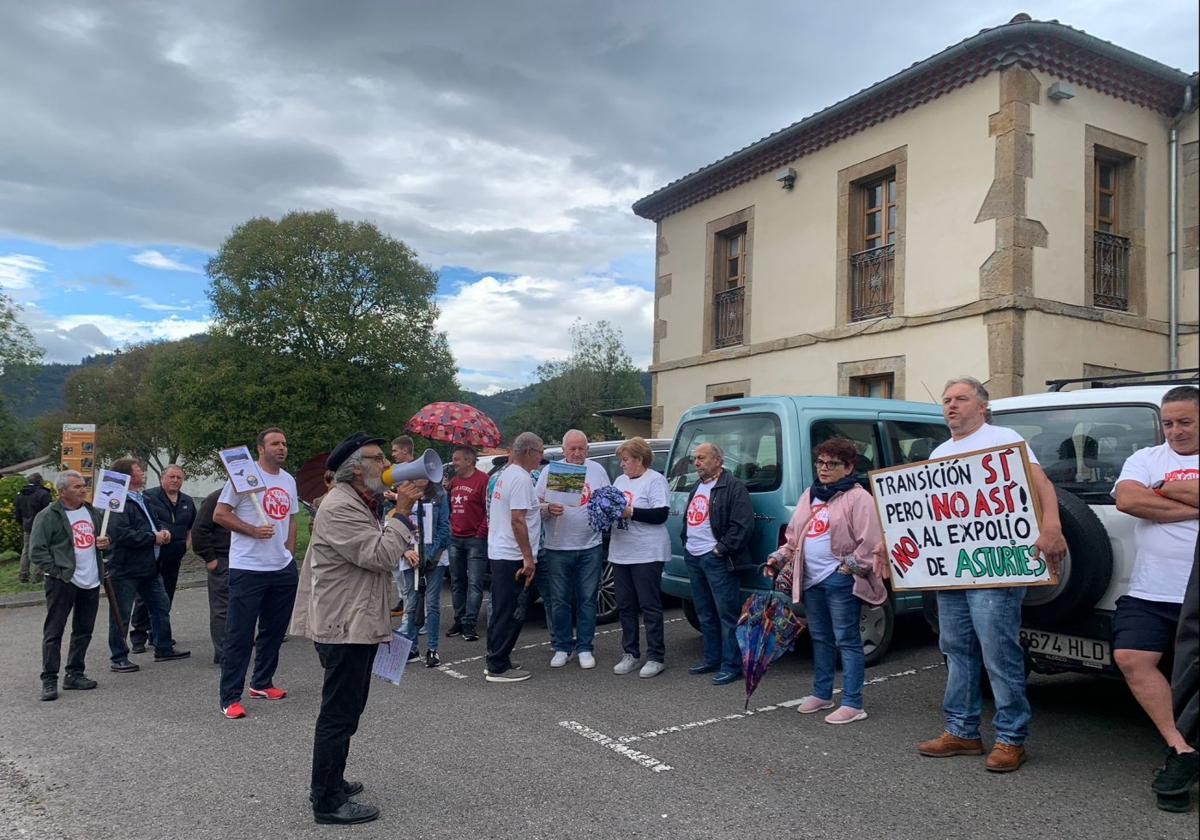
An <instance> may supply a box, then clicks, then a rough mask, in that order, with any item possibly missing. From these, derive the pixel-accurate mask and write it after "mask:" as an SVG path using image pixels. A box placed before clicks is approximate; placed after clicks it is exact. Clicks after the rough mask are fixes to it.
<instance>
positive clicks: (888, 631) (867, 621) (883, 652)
mask: <svg viewBox="0 0 1200 840" xmlns="http://www.w3.org/2000/svg"><path fill="white" fill-rule="evenodd" d="M858 626H859V630H860V632H861V633H862V640H863V656H864V659H865V663H866V666H867V667H868V668H870V667H871V666H872V665H875V664H877V663H879V662H880V661H881V660H882V659H883V658H884V657H885V656H887V652H888V649H889V648H891V646H892V637H893V635H895V632H896V609H895V607H894V606H892V599H891V598H888V599H887V600H886V601H884V602H883V603H882V604H880V605H879V606H875V607H872V606H869V605H864V606H863V608H862V615H861V616H860V618H859V623H858Z"/></svg>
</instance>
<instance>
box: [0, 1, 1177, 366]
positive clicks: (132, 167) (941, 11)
mask: <svg viewBox="0 0 1200 840" xmlns="http://www.w3.org/2000/svg"><path fill="white" fill-rule="evenodd" d="M1022 9H1023V10H1024V11H1027V12H1029V13H1030V14H1032V15H1033V16H1034V18H1036V19H1043V20H1048V19H1055V18H1057V19H1059V20H1061V21H1062V22H1064V23H1068V24H1070V25H1073V26H1075V27H1077V28H1080V29H1084V30H1086V31H1088V32H1090V33H1092V34H1094V35H1097V36H1099V37H1102V38H1105V39H1108V40H1111V41H1114V42H1116V43H1118V44H1120V45H1121V46H1124V47H1127V48H1129V49H1132V50H1135V51H1137V52H1140V53H1143V54H1145V55H1148V56H1150V57H1152V58H1155V59H1157V60H1159V61H1162V62H1163V63H1165V64H1169V65H1171V66H1173V67H1179V68H1181V69H1184V70H1187V71H1191V70H1194V69H1195V68H1196V63H1197V40H1198V35H1197V20H1196V13H1195V4H1194V2H1188V1H1187V0H1164V2H1157V3H1130V2H1128V0H1112V1H1111V2H1110V0H1094V2H1078V0H1066V1H1065V2H1023V3H1022V4H1020V8H1018V7H1003V8H1002V7H1000V6H993V7H992V8H991V10H989V9H988V7H987V6H986V5H985V4H978V3H962V2H958V0H913V2H910V3H907V4H904V6H903V8H900V7H895V6H889V5H888V4H882V5H881V4H879V3H877V2H876V3H863V2H858V0H849V2H842V3H837V4H824V3H821V4H818V3H800V2H791V3H783V2H775V3H767V2H747V3H742V4H736V5H731V4H729V3H727V2H720V3H718V2H709V0H662V1H661V2H654V3H646V2H626V0H615V2H583V0H544V2H521V1H520V0H506V2H494V0H476V2H442V3H437V4H435V3H430V2H416V1H415V0H413V2H382V0H380V2H351V1H350V0H348V1H347V2H339V3H330V2H327V0H288V2H282V0H280V1H279V2H254V0H206V2H204V3H187V4H185V3H151V2H120V1H119V0H114V1H113V2H106V3H93V2H87V3H65V2H54V0H39V2H38V3H36V4H34V3H21V2H16V0H0V115H3V117H2V118H0V288H3V290H4V291H5V292H6V293H7V294H9V295H10V296H11V297H13V298H14V299H15V300H17V301H18V302H19V303H20V304H21V305H22V306H23V307H24V316H23V317H24V320H25V321H26V322H27V323H28V325H29V326H30V327H31V328H32V329H33V330H34V332H35V334H36V336H37V338H38V340H39V341H40V342H41V344H42V345H43V346H44V348H45V350H46V353H47V359H48V360H51V361H77V360H78V359H79V358H80V357H82V356H83V355H86V354H88V353H93V352H96V351H102V350H109V349H113V348H116V347H120V346H123V345H125V344H127V343H129V342H134V341H144V340H147V339H151V338H179V337H182V336H185V335H188V334H190V333H193V332H198V331H201V330H203V329H204V328H205V326H206V324H207V323H208V320H209V318H210V312H209V309H208V305H207V300H206V298H205V295H204V290H205V288H206V286H207V280H206V278H205V275H204V266H205V264H206V262H207V260H208V258H209V257H210V256H211V255H212V254H213V253H214V251H215V250H216V249H217V248H218V247H219V245H220V243H221V241H222V240H223V239H224V238H225V237H226V236H227V235H228V234H229V232H230V230H231V229H232V228H233V227H234V226H235V225H237V224H239V223H240V222H242V221H245V220H246V219H248V218H250V217H252V216H256V215H267V216H274V217H277V216H279V215H281V214H282V213H285V212H287V211H289V210H294V209H321V208H332V209H334V210H335V211H337V212H338V214H339V215H341V216H342V217H343V218H348V219H367V220H370V221H372V222H374V223H376V224H378V225H379V226H380V227H381V228H382V229H383V230H384V231H386V232H388V233H390V234H392V235H394V236H397V237H399V238H401V239H403V240H404V241H405V242H407V243H408V244H409V245H411V246H412V247H414V248H415V249H416V250H417V252H418V254H419V255H420V257H421V259H422V260H423V261H424V262H425V263H427V264H428V265H430V266H432V267H434V268H435V269H437V270H438V271H439V272H440V274H441V284H440V287H439V298H440V305H441V307H442V312H443V317H442V321H441V326H442V327H443V328H444V329H445V330H446V332H447V333H448V336H449V339H450V345H451V348H452V350H453V352H454V354H455V356H456V358H457V360H458V363H459V366H460V381H461V383H462V384H463V385H464V386H466V387H469V388H474V389H478V390H497V389H499V388H505V387H512V386H515V385H520V384H524V383H526V382H527V381H528V380H529V378H530V375H531V374H532V372H533V369H534V368H535V367H536V366H537V365H538V364H539V363H540V362H541V361H544V360H545V359H547V358H551V357H556V356H561V355H562V354H563V353H564V352H565V350H566V341H565V337H566V327H567V326H568V325H569V324H570V323H571V321H572V320H574V319H575V318H576V317H582V318H584V319H585V320H598V319H600V318H606V319H608V320H610V321H612V322H614V323H615V324H617V325H618V326H620V327H621V328H622V330H623V331H624V334H625V338H626V343H627V346H628V349H629V352H630V354H631V355H632V356H633V358H634V360H635V361H636V362H637V363H638V364H640V365H645V364H647V363H648V361H649V356H650V331H651V324H650V322H651V315H652V303H653V296H652V291H651V289H652V275H653V225H652V224H651V223H650V222H646V221H643V220H641V219H639V218H637V217H636V216H634V215H633V213H632V212H631V211H630V209H629V208H630V204H632V202H633V201H635V200H636V199H638V198H640V197H641V196H643V195H645V194H646V193H648V192H651V191H652V190H654V189H656V188H657V187H659V186H661V185H663V184H665V183H667V182H668V181H670V180H673V179H675V178H677V177H679V176H680V175H683V174H685V173H687V172H690V171H692V170H694V169H696V168H697V167H699V166H702V165H704V164H707V163H710V162H712V161H713V160H715V159H717V158H719V157H722V156H723V155H725V154H727V153H729V152H731V151H733V150H735V149H737V148H740V147H742V146H744V145H746V144H747V143H749V142H752V141H754V140H756V139H758V138H760V137H762V136H763V135H765V134H768V133H770V132H772V131H774V130H776V129H779V128H782V127H783V126H785V125H788V124H789V123H791V122H794V121H795V120H798V119H800V118H802V117H804V116H806V115H808V114H810V113H812V112H813V111H816V110H819V109H820V108H823V107H825V106H827V105H829V104H832V103H833V102H835V101H837V100H839V99H842V98H844V97H845V96H847V95H849V94H851V93H853V92H855V91H857V90H859V89H861V88H863V87H866V86H868V85H870V84H872V83H874V82H876V81H879V80H881V79H883V78H884V77H886V76H888V75H890V74H892V73H894V72H896V71H897V70H899V69H901V68H902V67H905V66H907V65H909V64H911V63H912V62H914V61H918V60H921V59H923V58H926V57H928V56H929V55H932V54H933V53H935V52H937V51H938V50H940V49H942V48H944V47H946V46H949V45H950V44H952V43H955V42H957V41H959V40H962V39H963V38H965V37H967V36H969V35H972V34H974V33H975V32H977V31H978V30H980V29H982V28H985V27H989V26H994V25H997V24H1000V23H1004V22H1006V21H1008V19H1009V18H1011V17H1012V15H1013V14H1014V13H1015V12H1016V11H1018V10H1022ZM514 322H519V323H521V324H522V329H521V330H520V332H519V333H515V332H514V330H513V324H514Z"/></svg>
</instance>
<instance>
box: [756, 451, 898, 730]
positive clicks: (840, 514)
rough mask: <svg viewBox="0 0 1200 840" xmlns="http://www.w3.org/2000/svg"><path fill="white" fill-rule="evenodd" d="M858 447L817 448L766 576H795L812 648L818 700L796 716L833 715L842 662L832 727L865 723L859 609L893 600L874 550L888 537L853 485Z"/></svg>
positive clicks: (871, 503)
mask: <svg viewBox="0 0 1200 840" xmlns="http://www.w3.org/2000/svg"><path fill="white" fill-rule="evenodd" d="M857 454H858V451H857V449H855V446H854V444H853V443H852V442H851V441H849V440H847V439H846V438H830V439H829V440H827V441H825V442H824V443H822V444H820V445H819V446H817V448H816V471H817V480H816V482H815V483H814V484H813V485H812V487H810V488H809V489H808V490H806V491H805V492H804V494H803V495H802V496H801V497H800V501H799V502H798V503H797V505H796V513H795V514H794V515H793V516H792V520H791V522H790V523H788V527H787V542H786V543H785V544H784V545H783V546H782V547H781V548H780V549H779V550H778V551H777V552H775V553H774V554H772V555H771V556H770V557H769V558H768V560H767V568H766V574H768V575H769V576H771V577H774V576H775V575H776V574H778V573H779V572H781V571H783V572H785V574H788V573H790V576H791V581H792V600H793V601H794V602H797V603H800V602H803V604H804V612H805V615H806V617H807V619H808V630H809V632H810V633H811V634H812V641H813V670H814V672H815V673H814V675H813V693H812V694H811V695H810V696H808V697H805V698H804V700H803V701H802V702H801V704H800V706H799V707H798V708H797V711H799V712H800V714H802V715H811V714H815V713H816V712H821V711H825V710H827V709H832V708H833V706H834V703H833V678H834V670H835V668H836V666H837V657H838V654H841V657H842V704H841V706H840V707H839V708H838V709H837V710H836V711H833V712H831V713H830V714H828V715H826V716H825V722H826V723H832V724H846V723H855V722H856V721H860V720H864V719H865V718H866V717H867V713H866V711H865V710H864V709H863V697H862V692H863V671H864V668H865V664H864V656H863V643H862V634H861V633H860V632H859V617H860V611H861V606H862V605H861V602H863V601H865V602H866V603H868V604H872V605H878V604H882V603H883V602H884V601H885V600H886V599H887V597H888V595H887V589H886V588H885V587H884V585H883V583H882V581H881V579H880V569H879V566H880V565H881V564H882V563H883V562H884V561H883V558H881V557H877V556H876V555H875V546H877V545H878V544H880V543H881V542H882V540H883V537H882V536H881V534H880V528H879V519H878V517H877V516H876V513H875V503H874V501H873V500H872V499H871V494H870V493H868V492H867V491H866V490H864V489H863V488H862V486H861V485H859V483H858V482H857V481H855V478H854V464H855V458H856V455H857Z"/></svg>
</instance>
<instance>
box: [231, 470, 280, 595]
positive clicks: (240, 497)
mask: <svg viewBox="0 0 1200 840" xmlns="http://www.w3.org/2000/svg"><path fill="white" fill-rule="evenodd" d="M262 475H263V478H264V479H266V482H267V490H266V492H265V493H260V494H259V498H260V499H262V503H263V510H264V511H265V512H266V514H267V522H268V523H269V524H271V525H274V526H275V535H274V536H273V537H271V539H269V540H256V539H255V538H254V537H249V536H246V535H245V534H239V533H238V532H237V531H234V532H233V533H232V534H231V535H230V537H229V568H231V569H244V570H246V571H251V572H277V571H279V570H280V569H284V568H287V566H288V564H289V563H291V562H292V553H291V552H290V551H288V549H287V538H288V531H289V530H290V529H291V524H292V517H293V516H295V515H296V509H297V507H298V506H299V503H298V502H297V501H296V479H294V478H292V476H291V475H290V474H288V473H287V472H286V471H285V470H280V471H279V472H277V473H274V474H272V473H269V472H267V471H266V470H263V471H262ZM217 501H218V502H219V503H220V504H223V505H229V506H230V507H231V508H233V512H234V514H235V515H236V516H237V518H238V519H240V520H242V521H243V522H245V523H246V524H247V525H252V526H254V527H258V526H259V525H260V524H261V523H262V519H261V518H260V517H259V515H258V505H257V504H255V502H254V499H252V498H251V494H250V493H237V492H235V491H234V489H233V484H232V483H231V482H228V481H226V482H225V487H224V488H223V489H222V490H221V495H220V496H218V497H217Z"/></svg>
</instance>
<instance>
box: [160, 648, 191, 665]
mask: <svg viewBox="0 0 1200 840" xmlns="http://www.w3.org/2000/svg"><path fill="white" fill-rule="evenodd" d="M191 655H192V652H191V651H190V650H178V649H176V648H173V647H171V648H167V649H166V650H158V649H157V648H156V649H155V651H154V661H155V662H174V661H175V660H176V659H187V658H188V657H189V656H191Z"/></svg>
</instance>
